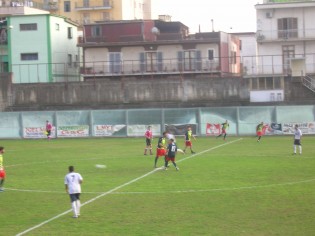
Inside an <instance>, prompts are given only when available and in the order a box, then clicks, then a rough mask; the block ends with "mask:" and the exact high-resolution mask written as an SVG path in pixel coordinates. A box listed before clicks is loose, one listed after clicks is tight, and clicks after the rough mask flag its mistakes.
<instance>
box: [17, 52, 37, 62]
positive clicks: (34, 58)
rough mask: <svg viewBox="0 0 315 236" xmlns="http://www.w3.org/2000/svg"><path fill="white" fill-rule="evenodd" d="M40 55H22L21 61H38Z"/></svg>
mask: <svg viewBox="0 0 315 236" xmlns="http://www.w3.org/2000/svg"><path fill="white" fill-rule="evenodd" d="M37 60H38V53H21V61H37Z"/></svg>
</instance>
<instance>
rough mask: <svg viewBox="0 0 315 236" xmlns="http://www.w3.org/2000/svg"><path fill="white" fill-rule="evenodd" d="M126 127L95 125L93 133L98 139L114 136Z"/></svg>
mask: <svg viewBox="0 0 315 236" xmlns="http://www.w3.org/2000/svg"><path fill="white" fill-rule="evenodd" d="M125 127H126V125H94V127H93V131H94V132H93V133H94V136H97V137H106V136H114V135H115V134H116V135H117V133H118V132H119V131H121V130H122V129H124V128H125Z"/></svg>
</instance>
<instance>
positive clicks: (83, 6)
mask: <svg viewBox="0 0 315 236" xmlns="http://www.w3.org/2000/svg"><path fill="white" fill-rule="evenodd" d="M112 8H113V2H112V1H108V0H96V1H91V2H90V1H81V2H76V3H75V9H76V10H78V11H80V10H106V9H112Z"/></svg>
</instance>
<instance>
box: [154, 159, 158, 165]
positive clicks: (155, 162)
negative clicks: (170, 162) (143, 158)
mask: <svg viewBox="0 0 315 236" xmlns="http://www.w3.org/2000/svg"><path fill="white" fill-rule="evenodd" d="M157 161H158V157H155V160H154V167H155V168H156V164H157Z"/></svg>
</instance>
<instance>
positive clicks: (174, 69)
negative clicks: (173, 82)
mask: <svg viewBox="0 0 315 236" xmlns="http://www.w3.org/2000/svg"><path fill="white" fill-rule="evenodd" d="M81 73H82V74H83V76H84V77H91V76H93V77H104V76H122V75H125V76H126V75H132V76H137V75H152V74H155V75H178V74H213V75H215V74H219V73H220V66H219V61H218V59H214V60H207V59H202V60H199V61H186V62H179V61H178V60H177V59H165V60H162V61H156V60H153V61H149V62H145V61H138V60H124V61H117V62H110V61H98V62H86V63H85V67H83V68H81Z"/></svg>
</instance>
